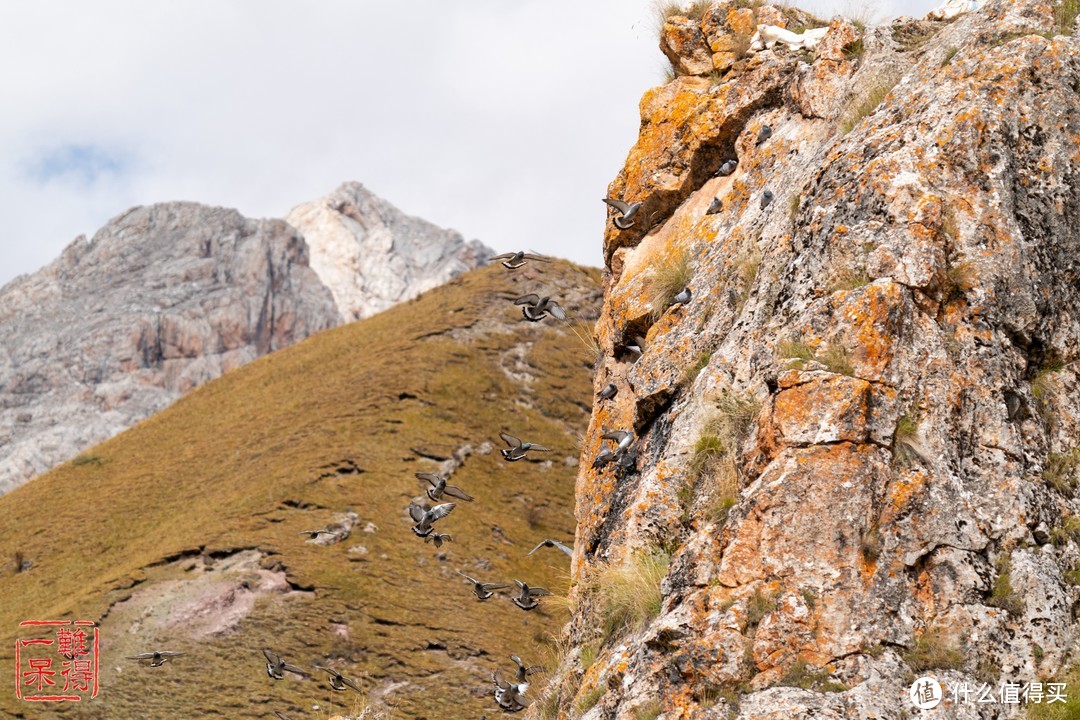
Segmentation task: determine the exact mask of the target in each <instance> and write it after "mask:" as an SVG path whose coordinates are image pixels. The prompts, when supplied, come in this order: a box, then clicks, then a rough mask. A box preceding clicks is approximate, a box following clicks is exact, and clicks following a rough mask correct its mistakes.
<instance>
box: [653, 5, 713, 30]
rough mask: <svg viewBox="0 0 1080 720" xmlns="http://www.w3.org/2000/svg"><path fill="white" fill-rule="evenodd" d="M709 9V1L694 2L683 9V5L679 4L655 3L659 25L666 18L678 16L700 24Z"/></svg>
mask: <svg viewBox="0 0 1080 720" xmlns="http://www.w3.org/2000/svg"><path fill="white" fill-rule="evenodd" d="M710 7H712V2H711V1H710V0H695V2H692V3H690V4H689V5H686V6H685V7H683V3H681V2H660V3H657V6H656V13H657V15H658V17H659V20H660V23H661V25H662V24H663V22H664V21H665V20H667V19H668V18H672V17H680V16H681V17H685V18H690V19H691V20H694V21H696V22H701V20H702V18H704V17H705V13H707V12H708V11H709V8H710Z"/></svg>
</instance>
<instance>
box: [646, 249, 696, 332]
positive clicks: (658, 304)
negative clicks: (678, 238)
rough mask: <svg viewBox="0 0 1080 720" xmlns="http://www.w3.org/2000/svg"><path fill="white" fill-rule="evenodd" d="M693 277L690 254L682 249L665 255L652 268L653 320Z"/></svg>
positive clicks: (661, 313) (658, 317)
mask: <svg viewBox="0 0 1080 720" xmlns="http://www.w3.org/2000/svg"><path fill="white" fill-rule="evenodd" d="M693 277H694V267H693V264H692V263H691V262H690V254H689V253H688V252H686V251H684V250H680V251H677V252H675V253H674V254H673V255H670V256H668V257H665V258H664V259H663V260H661V261H660V263H659V264H657V265H656V267H654V268H653V275H652V279H651V282H650V291H651V293H650V294H651V299H650V303H649V304H650V305H651V306H652V316H653V322H655V321H656V320H658V319H660V316H661V315H663V314H664V310H666V309H667V307H668V303H670V302H671V300H672V299H673V298H674V297H675V296H676V295H678V294H679V293H680V292H682V291H683V290H685V289H686V288H687V287H688V286H689V285H690V281H691V280H692V279H693Z"/></svg>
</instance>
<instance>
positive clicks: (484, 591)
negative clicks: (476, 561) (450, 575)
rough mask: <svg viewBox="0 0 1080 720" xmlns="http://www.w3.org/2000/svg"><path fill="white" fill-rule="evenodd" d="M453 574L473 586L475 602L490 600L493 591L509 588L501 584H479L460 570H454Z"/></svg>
mask: <svg viewBox="0 0 1080 720" xmlns="http://www.w3.org/2000/svg"><path fill="white" fill-rule="evenodd" d="M454 572H456V573H457V574H458V575H460V576H461V577H463V578H465V579H466V580H468V581H469V582H471V583H472V585H473V595H475V596H476V599H477V600H487V599H488V598H490V597H491V596H492V595H494V594H495V593H494V591H495V590H503V589H505V588H508V587H510V586H509V585H503V584H501V583H486V582H480V581H479V580H477V579H476V578H474V577H472V576H469V575H466V574H465V573H463V572H461V571H460V570H455V571H454Z"/></svg>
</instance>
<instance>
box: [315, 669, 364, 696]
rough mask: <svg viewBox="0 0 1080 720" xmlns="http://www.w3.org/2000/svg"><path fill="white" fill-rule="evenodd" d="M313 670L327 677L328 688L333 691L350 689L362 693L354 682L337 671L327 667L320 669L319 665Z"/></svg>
mask: <svg viewBox="0 0 1080 720" xmlns="http://www.w3.org/2000/svg"><path fill="white" fill-rule="evenodd" d="M315 669H316V670H322V671H323V672H324V673H326V674H327V675H328V676H329V679H330V687H332V688H333V689H334V690H344V689H345V688H352V689H353V690H355V691H356V692H358V693H362V692H363V690H361V689H360V686H358V685H357V684H356V683H355V682H354V681H352V680H350V679H349V678H347V677H345V676H344V675H342V674H341V673H339V672H338V671H337V670H332V669H331V668H328V667H322V666H321V665H316V666H315Z"/></svg>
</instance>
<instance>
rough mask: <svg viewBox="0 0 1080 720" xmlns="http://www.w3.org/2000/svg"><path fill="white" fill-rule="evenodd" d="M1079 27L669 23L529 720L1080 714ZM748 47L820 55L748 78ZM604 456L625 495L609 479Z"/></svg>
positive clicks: (966, 21)
mask: <svg viewBox="0 0 1080 720" xmlns="http://www.w3.org/2000/svg"><path fill="white" fill-rule="evenodd" d="M1077 10H1078V8H1077V7H1075V4H1068V3H1053V4H1052V3H1048V2H1040V1H1039V0H1012V1H1008V0H991V1H989V2H986V3H983V5H982V7H981V8H980V9H979V10H978V11H976V12H970V13H966V14H961V15H959V16H957V17H956V18H954V19H952V20H951V21H948V22H944V21H932V20H912V19H910V18H907V19H903V18H902V19H899V20H897V21H896V22H894V23H891V24H888V25H883V26H880V27H872V28H862V27H860V26H859V25H858V24H856V23H853V22H851V21H849V20H845V19H843V18H837V19H833V20H832V21H831V22H822V21H819V20H817V19H816V18H813V17H812V16H810V15H809V14H807V13H805V12H802V11H799V10H795V9H792V8H789V7H778V6H771V5H769V4H748V3H744V2H735V1H732V2H712V3H693V4H691V5H688V6H687V8H686V9H685V11H683V12H674V11H673V12H672V13H671V14H670V15H669V16H668V17H667V18H666V20H665V22H664V24H663V27H662V30H661V38H660V42H661V48H662V49H663V50H664V52H665V53H666V54H667V55H668V57H669V58H670V59H671V60H672V64H673V69H674V75H675V77H674V78H673V79H672V80H671V81H670V82H668V83H666V84H665V85H663V86H661V87H658V88H655V89H653V90H650V91H648V92H647V93H646V94H645V96H644V97H643V99H642V101H641V105H640V107H641V119H642V124H641V131H640V135H639V138H638V141H637V143H636V145H635V146H634V147H633V148H632V149H631V151H630V153H629V156H628V158H627V162H626V166H625V168H624V169H623V170H622V171H621V172H620V173H619V175H618V177H617V178H616V179H615V180H614V181H613V182H612V184H611V186H610V187H609V196H610V197H615V198H621V199H622V200H624V201H626V202H640V203H642V205H641V209H640V210H639V212H638V215H637V217H638V219H639V222H637V223H636V224H635V225H634V226H633V227H632V228H629V229H626V230H620V229H618V228H616V227H614V226H610V225H609V227H608V229H607V231H606V234H605V238H604V250H605V258H606V262H607V267H606V271H605V302H604V308H603V311H602V314H601V318H600V321H599V322H598V323H597V326H596V334H597V337H598V339H599V343H600V346H601V348H602V360H601V362H600V364H599V367H598V372H597V376H596V379H595V387H596V389H597V390H598V391H599V390H600V389H601V388H604V387H605V386H607V385H609V384H613V385H614V387H615V389H616V394H615V395H614V397H613V398H612V399H610V400H601V401H598V402H597V404H596V406H595V408H594V410H593V415H592V420H591V424H590V429H589V432H588V434H587V436H586V438H585V442H584V443H583V450H582V455H581V464H580V468H581V470H580V472H579V475H578V481H577V517H578V527H577V544H576V547H575V555H574V567H573V579H574V588H573V590H572V591H571V596H570V602H571V605H572V608H573V617H572V620H571V624H570V626H569V628H568V630H567V632H566V635H565V636H564V638H563V641H564V643H565V644H566V646H567V648H568V655H567V659H566V660H564V662H563V663H562V665H561V666H560V668H559V670H558V671H557V673H556V678H555V679H554V680H553V682H551V683H550V684H549V686H548V688H547V691H546V693H545V695H544V697H543V698H542V699H541V700H540V701H539V702H538V703H537V704H536V705H535V706H534V707H532V708H530V709H529V710H528V711H527V712H526V714H525V716H526V717H528V718H555V717H559V718H575V719H580V720H599V719H601V718H604V719H605V720H607V719H611V718H615V719H618V720H622V719H624V718H638V719H640V718H649V719H652V718H664V720H674V719H675V718H680V719H681V718H696V719H705V720H711V719H714V718H715V719H719V718H740V720H765V719H766V718H768V719H770V720H771V719H774V718H775V719H779V718H804V717H818V718H852V719H853V720H854V719H855V718H879V719H899V718H907V717H913V716H915V715H917V714H918V713H919V711H918V710H917V709H916V708H915V706H914V704H913V703H912V700H911V697H910V692H911V688H912V681H913V680H914V679H915V678H917V677H919V676H921V675H930V676H932V677H934V678H935V679H936V680H938V681H939V682H940V685H941V687H943V688H949V687H955V686H961V685H964V684H967V685H970V686H971V687H979V686H981V685H982V684H983V683H986V684H989V685H993V686H999V685H1001V684H1002V683H1008V682H1015V683H1032V682H1051V681H1057V682H1065V681H1066V680H1069V681H1070V682H1071V683H1072V684H1073V686H1074V687H1075V686H1080V672H1078V670H1077V667H1078V663H1080V657H1078V656H1077V654H1076V649H1075V648H1076V647H1077V640H1078V639H1080V625H1078V623H1077V620H1076V617H1077V610H1078V607H1080V572H1078V568H1080V544H1078V543H1080V503H1078V501H1077V499H1076V497H1075V492H1076V488H1077V483H1078V476H1077V471H1078V467H1080V400H1078V397H1080V396H1078V395H1077V393H1076V390H1077V386H1078V373H1077V370H1076V365H1075V363H1076V360H1077V348H1080V323H1078V322H1077V320H1076V318H1077V317H1078V316H1080V265H1078V262H1080V261H1078V260H1077V258H1080V183H1078V182H1077V175H1078V170H1080V168H1078V163H1080V150H1078V147H1080V143H1078V138H1080V125H1078V122H1080V120H1078V118H1080V93H1078V88H1080V44H1078V43H1080V41H1078V40H1077V37H1076V22H1075V20H1076V11H1077ZM763 27H764V28H768V27H779V28H784V29H788V30H790V31H791V32H792V33H794V34H801V33H803V31H804V30H806V29H807V28H813V27H822V28H827V30H826V31H825V32H824V34H823V36H822V37H820V40H819V41H818V42H817V44H816V46H815V47H813V48H812V49H809V50H808V49H801V48H797V47H791V46H788V45H786V44H784V43H782V42H781V43H777V44H775V45H774V46H772V47H771V48H768V47H765V48H763V49H760V50H755V49H753V48H752V44H751V41H752V38H753V37H754V36H755V33H758V37H764V36H765V35H767V34H768V33H764V32H762V28H763ZM770 32H771V31H770ZM772 34H773V35H776V33H774V32H773V33H772ZM729 159H737V161H738V165H737V168H736V169H735V170H734V172H732V173H728V174H724V173H718V172H717V170H718V168H720V167H721V166H722V164H723V163H724V162H725V161H727V160H729ZM686 287H689V288H690V289H691V291H692V299H691V300H690V302H688V303H686V304H676V305H671V301H672V298H673V297H674V295H675V294H676V293H677V292H679V291H681V290H683V289H684V288H686ZM637 347H641V348H642V350H643V352H638V351H637V350H636V349H635V348H637ZM613 429H621V430H626V431H631V432H633V433H634V441H633V444H632V445H631V447H630V452H629V453H628V454H627V455H626V456H625V457H626V458H627V459H628V462H620V463H605V462H603V460H604V459H603V458H602V457H601V456H600V451H601V449H602V448H604V447H607V448H608V449H612V448H613V444H614V443H613V441H612V440H606V439H604V438H603V437H602V436H603V435H604V434H605V433H607V432H608V431H610V430H613ZM597 458H599V461H598V462H594V459H597ZM1075 692H1076V691H1074V693H1075ZM1070 702H1072V703H1073V704H1072V705H1070V706H1068V709H1066V710H1064V711H1063V712H1066V713H1068V712H1077V711H1080V710H1078V707H1080V706H1078V705H1077V704H1076V703H1080V698H1073V699H1072V700H1071V701H1070ZM1058 707H1060V706H1058ZM1055 710H1056V708H1055V707H1049V706H1043V707H1035V706H1029V707H1027V708H1023V707H1022V706H1021V705H1018V704H1017V705H1008V704H1002V703H997V704H975V703H965V702H964V701H963V699H962V698H961V697H958V696H956V695H947V696H946V697H945V700H944V701H943V702H942V704H941V707H940V708H939V709H938V710H936V711H934V713H931V716H934V717H949V718H1005V717H1018V716H1020V715H1021V714H1023V713H1030V717H1062V718H1064V717H1075V715H1067V714H1065V715H1048V714H1040V713H1043V712H1049V713H1053V712H1055Z"/></svg>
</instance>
